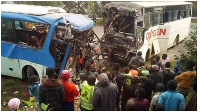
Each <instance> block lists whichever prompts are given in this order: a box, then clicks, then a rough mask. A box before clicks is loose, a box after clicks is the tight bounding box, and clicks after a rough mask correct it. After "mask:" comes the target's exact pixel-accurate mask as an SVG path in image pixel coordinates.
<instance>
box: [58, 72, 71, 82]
mask: <svg viewBox="0 0 200 112" xmlns="http://www.w3.org/2000/svg"><path fill="white" fill-rule="evenodd" d="M60 78H61V79H62V80H68V79H69V78H70V71H69V70H63V71H62V73H61V76H60Z"/></svg>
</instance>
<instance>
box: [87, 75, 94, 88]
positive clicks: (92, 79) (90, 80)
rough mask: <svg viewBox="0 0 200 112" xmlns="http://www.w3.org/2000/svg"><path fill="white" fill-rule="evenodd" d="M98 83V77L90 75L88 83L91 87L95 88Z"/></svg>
mask: <svg viewBox="0 0 200 112" xmlns="http://www.w3.org/2000/svg"><path fill="white" fill-rule="evenodd" d="M95 81H96V76H95V75H89V76H88V78H87V82H88V84H89V85H90V86H94V85H95Z"/></svg>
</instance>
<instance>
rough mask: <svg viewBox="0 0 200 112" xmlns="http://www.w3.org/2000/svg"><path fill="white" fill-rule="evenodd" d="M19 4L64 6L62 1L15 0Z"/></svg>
mask: <svg viewBox="0 0 200 112" xmlns="http://www.w3.org/2000/svg"><path fill="white" fill-rule="evenodd" d="M15 3H17V4H27V5H41V6H56V7H62V2H61V1H15Z"/></svg>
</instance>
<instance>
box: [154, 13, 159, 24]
mask: <svg viewBox="0 0 200 112" xmlns="http://www.w3.org/2000/svg"><path fill="white" fill-rule="evenodd" d="M159 16H160V15H159V13H158V12H156V13H154V22H153V23H154V25H158V24H159V22H160V21H159V18H160V17H159Z"/></svg>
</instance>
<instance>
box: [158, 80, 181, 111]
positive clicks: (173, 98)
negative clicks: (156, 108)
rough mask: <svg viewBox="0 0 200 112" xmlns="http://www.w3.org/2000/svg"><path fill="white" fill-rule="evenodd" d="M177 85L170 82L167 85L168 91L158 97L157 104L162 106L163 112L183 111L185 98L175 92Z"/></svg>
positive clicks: (172, 81)
mask: <svg viewBox="0 0 200 112" xmlns="http://www.w3.org/2000/svg"><path fill="white" fill-rule="evenodd" d="M176 87H177V83H176V82H175V81H174V80H170V81H169V82H168V83H167V88H168V91H166V92H164V93H162V94H161V95H160V97H159V100H158V104H159V103H162V104H163V105H164V111H184V110H185V98H184V96H183V95H182V94H181V93H178V92H177V91H176Z"/></svg>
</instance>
